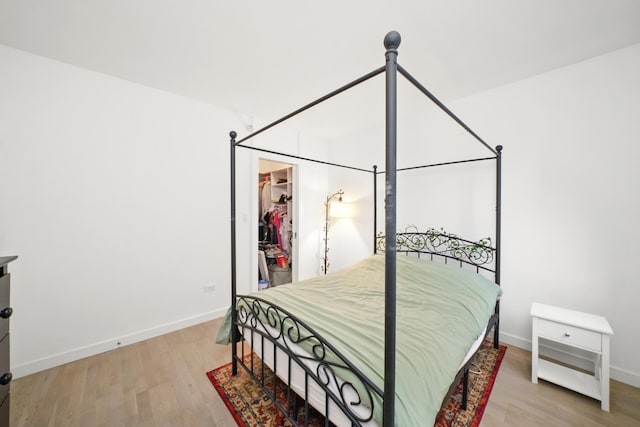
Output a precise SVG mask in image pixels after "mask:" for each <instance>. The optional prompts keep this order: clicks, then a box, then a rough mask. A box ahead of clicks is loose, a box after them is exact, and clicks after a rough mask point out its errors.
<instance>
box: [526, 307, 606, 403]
mask: <svg viewBox="0 0 640 427" xmlns="http://www.w3.org/2000/svg"><path fill="white" fill-rule="evenodd" d="M531 320H532V324H533V329H532V332H533V334H532V339H531V342H532V346H531V381H532V382H533V383H534V384H537V383H538V378H542V379H544V380H547V381H551V382H553V383H556V384H558V385H560V386H562V387H566V388H568V389H571V390H574V391H577V392H579V393H582V394H586V395H587V396H590V397H593V398H594V399H598V400H600V401H601V402H602V403H601V408H602V409H603V410H604V411H609V356H610V355H609V338H610V337H611V335H613V330H612V329H611V326H609V322H607V319H605V318H604V317H602V316H595V315H593V314H588V313H582V312H579V311H573V310H566V309H564V308H558V307H553V306H550V305H545V304H538V303H535V302H534V303H533V304H531ZM538 338H544V339H547V340H551V341H555V342H559V343H562V344H565V345H568V346H571V347H575V348H580V349H582V350H587V351H589V352H592V353H595V354H596V355H597V356H596V366H595V370H594V374H593V375H588V374H585V373H583V372H580V371H577V370H575V369H571V368H567V367H565V366H561V365H558V364H556V363H552V362H549V361H547V360H543V359H539V358H538Z"/></svg>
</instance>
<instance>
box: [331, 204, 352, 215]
mask: <svg viewBox="0 0 640 427" xmlns="http://www.w3.org/2000/svg"><path fill="white" fill-rule="evenodd" d="M329 216H330V217H331V218H350V217H352V216H353V205H352V204H350V203H345V202H332V203H331V205H330V206H329Z"/></svg>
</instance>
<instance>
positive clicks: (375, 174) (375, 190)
mask: <svg viewBox="0 0 640 427" xmlns="http://www.w3.org/2000/svg"><path fill="white" fill-rule="evenodd" d="M377 222H378V166H377V165H373V254H374V255H375V254H377V253H378V242H377V240H376V235H377V234H378V224H377Z"/></svg>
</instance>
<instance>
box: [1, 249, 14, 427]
mask: <svg viewBox="0 0 640 427" xmlns="http://www.w3.org/2000/svg"><path fill="white" fill-rule="evenodd" d="M16 258H18V257H16V256H7V257H0V427H8V426H9V408H10V406H11V402H10V400H9V399H10V396H9V388H10V383H11V378H12V376H11V366H10V364H9V318H10V317H11V315H12V314H13V309H12V308H11V306H10V300H9V296H10V289H11V282H10V279H11V275H10V274H9V269H8V266H9V263H10V262H11V261H14V260H15V259H16Z"/></svg>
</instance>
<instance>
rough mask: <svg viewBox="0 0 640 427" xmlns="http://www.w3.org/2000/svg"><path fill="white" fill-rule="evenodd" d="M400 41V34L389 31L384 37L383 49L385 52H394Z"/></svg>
mask: <svg viewBox="0 0 640 427" xmlns="http://www.w3.org/2000/svg"><path fill="white" fill-rule="evenodd" d="M401 41H402V37H400V33H399V32H397V31H389V32H388V33H387V35H386V36H384V47H386V48H387V50H396V49H398V47H399V46H400V42H401Z"/></svg>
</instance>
